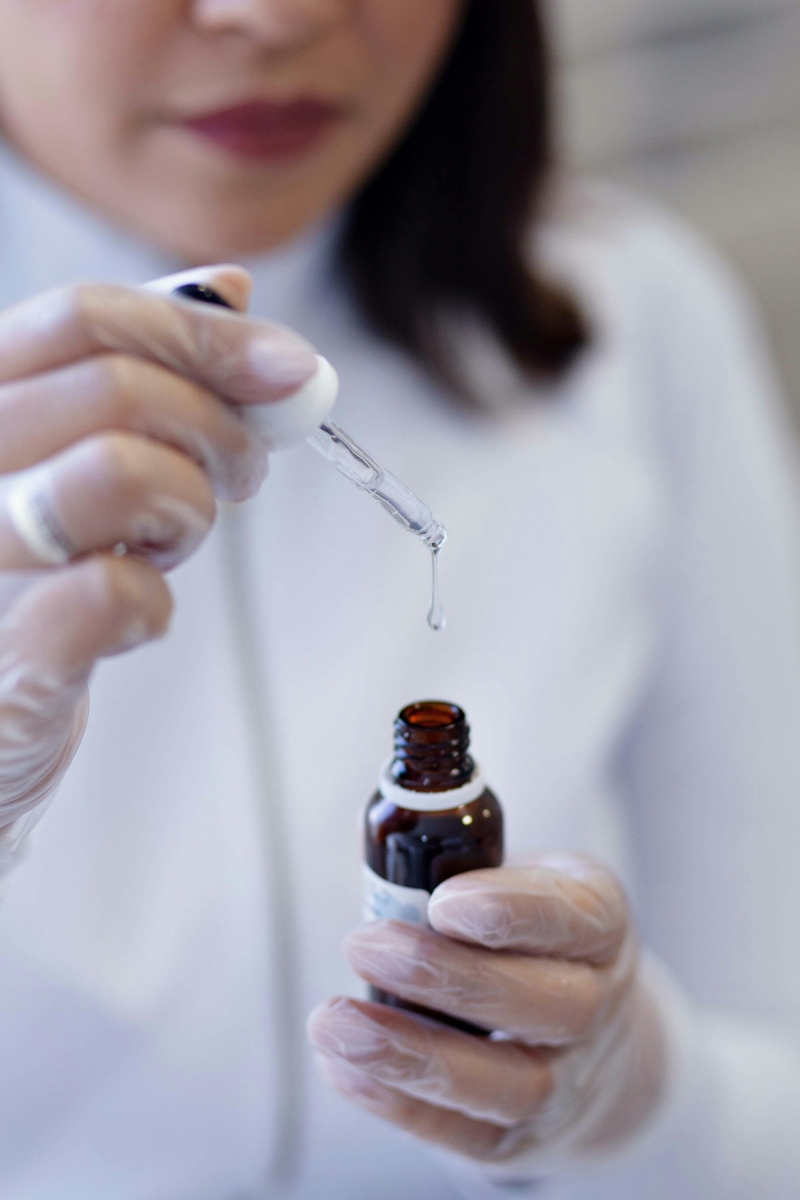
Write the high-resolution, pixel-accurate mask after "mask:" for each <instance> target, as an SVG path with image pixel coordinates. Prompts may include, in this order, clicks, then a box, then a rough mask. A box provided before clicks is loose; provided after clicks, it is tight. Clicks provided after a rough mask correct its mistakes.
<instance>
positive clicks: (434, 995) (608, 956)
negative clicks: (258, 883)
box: [309, 855, 666, 1167]
mask: <svg viewBox="0 0 800 1200" xmlns="http://www.w3.org/2000/svg"><path fill="white" fill-rule="evenodd" d="M428 915H429V919H430V922H431V925H432V926H433V931H431V930H429V929H424V928H421V927H419V926H415V925H408V924H404V923H402V922H398V921H379V922H375V923H374V924H370V925H365V926H362V927H361V928H359V929H357V930H356V931H355V932H354V933H352V934H351V935H350V936H349V937H348V939H347V941H346V943H345V952H346V954H347V957H348V959H349V961H350V963H351V965H352V966H353V968H354V970H355V971H357V972H358V974H359V975H361V976H362V978H364V979H366V980H368V981H369V982H370V983H372V984H374V985H375V986H376V987H379V988H382V989H384V990H385V991H388V992H391V993H394V994H395V995H397V996H401V997H403V998H404V999H406V1000H409V1001H411V1002H413V1003H414V1004H419V1005H422V1006H424V1007H426V1008H430V1009H435V1010H438V1011H440V1012H444V1013H449V1014H450V1015H451V1016H455V1017H460V1018H462V1019H464V1020H466V1021H469V1022H472V1023H473V1024H475V1025H479V1026H482V1027H483V1028H485V1029H489V1030H493V1031H501V1032H500V1033H499V1034H498V1033H495V1034H493V1036H492V1037H491V1038H486V1039H483V1038H480V1037H474V1036H472V1035H470V1034H467V1033H461V1032H459V1031H457V1030H455V1029H451V1028H449V1027H447V1026H446V1025H443V1024H438V1023H436V1022H433V1021H429V1020H426V1019H424V1018H421V1017H417V1016H414V1015H412V1014H409V1013H405V1012H403V1011H402V1010H398V1009H394V1008H389V1007H384V1006H382V1005H378V1004H371V1003H367V1002H364V1001H357V1000H351V999H346V998H338V999H335V1000H332V1001H330V1002H328V1003H326V1004H323V1005H321V1006H320V1007H319V1008H317V1009H316V1011H315V1012H314V1013H313V1014H312V1016H311V1019H310V1025H309V1029H310V1036H311V1040H312V1043H313V1044H314V1046H315V1047H316V1049H317V1050H318V1051H319V1052H320V1056H321V1063H322V1066H323V1069H324V1071H325V1073H326V1075H327V1076H328V1077H329V1078H330V1080H331V1082H332V1083H333V1084H334V1086H335V1087H336V1088H337V1089H338V1090H339V1091H341V1092H342V1093H344V1094H345V1095H346V1096H349V1097H350V1098H351V1099H352V1100H354V1101H355V1102H356V1103H357V1104H360V1105H362V1106H363V1107H364V1108H367V1109H369V1110H370V1111H371V1112H373V1113H377V1114H378V1115H380V1116H382V1117H384V1118H386V1119H387V1120H389V1121H392V1122H393V1123H394V1124H395V1125H398V1126H399V1127H400V1128H402V1129H405V1130H407V1131H409V1132H411V1133H413V1134H416V1135H417V1136H418V1137H420V1138H423V1139H425V1140H427V1141H430V1142H434V1143H437V1144H438V1145H440V1146H444V1147H446V1148H447V1149H449V1150H452V1151H455V1152H457V1153H459V1154H462V1155H467V1156H469V1157H471V1158H475V1159H479V1160H482V1161H484V1162H487V1163H495V1164H496V1163H503V1162H508V1161H509V1160H513V1159H515V1158H519V1156H521V1155H523V1154H526V1153H527V1154H529V1155H530V1152H531V1151H535V1153H534V1154H533V1155H532V1156H531V1161H539V1162H541V1163H542V1164H546V1165H547V1166H548V1167H551V1166H554V1165H555V1166H562V1167H567V1166H570V1165H572V1164H575V1165H577V1164H579V1163H580V1162H581V1160H587V1159H591V1158H593V1157H596V1156H597V1155H600V1154H606V1153H608V1152H611V1151H613V1150H615V1149H616V1148H617V1147H620V1146H622V1145H624V1144H625V1143H626V1142H627V1141H628V1140H630V1139H632V1138H633V1137H635V1135H636V1134H637V1133H638V1132H639V1130H640V1129H641V1128H642V1127H643V1125H644V1123H645V1122H646V1121H647V1120H648V1118H649V1117H650V1116H651V1114H652V1113H653V1111H654V1109H655V1107H656V1105H657V1103H658V1100H659V1097H660V1095H661V1093H662V1090H663V1087H664V1080H665V1066H666V1064H665V1051H664V1037H663V1033H662V1028H661V1018H660V1016H659V1013H658V1010H657V1008H656V1006H655V1003H654V1001H653V1000H652V999H651V997H650V995H649V992H648V990H647V986H646V984H645V983H644V982H643V981H642V980H641V978H640V976H639V974H638V971H637V953H636V938H635V934H634V931H633V928H632V925H631V921H630V917H629V914H628V908H627V904H626V901H625V897H624V894H623V892H622V889H621V888H620V886H619V885H618V884H617V882H616V881H615V879H614V878H613V877H612V876H611V875H610V874H609V873H608V872H607V871H606V870H605V869H604V868H603V867H601V866H600V865H599V864H597V863H595V862H593V861H591V860H589V859H587V858H584V857H582V856H577V855H575V856H572V855H569V856H567V855H544V856H541V857H538V858H537V859H536V860H535V861H534V862H533V863H532V864H531V865H529V866H525V867H507V868H501V869H498V870H486V871H475V872H471V873H469V874H465V875H459V876H457V877H456V878H454V879H451V880H448V882H447V883H444V884H442V885H441V887H439V888H437V890H436V891H435V892H434V893H433V896H432V897H431V900H430V903H429V907H428Z"/></svg>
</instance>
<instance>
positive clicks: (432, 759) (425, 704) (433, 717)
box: [389, 700, 475, 792]
mask: <svg viewBox="0 0 800 1200" xmlns="http://www.w3.org/2000/svg"><path fill="white" fill-rule="evenodd" d="M474 769H475V764H474V762H473V761H472V758H471V757H470V754H469V725H467V719H466V717H465V715H464V713H463V712H462V711H461V709H460V708H457V707H456V705H455V704H447V703H445V702H444V701H442V700H423V701H421V702H420V703H418V704H410V705H409V706H408V707H407V708H404V709H403V711H402V712H401V713H400V715H399V717H398V718H397V720H396V721H395V723H394V758H393V760H392V764H391V767H390V769H389V774H390V776H391V778H392V780H393V781H394V782H395V783H396V784H397V785H398V786H399V787H401V788H404V789H405V790H406V791H410V792H449V791H452V790H453V789H454V788H459V787H463V785H464V784H466V783H469V781H470V779H471V778H472V773H473V771H474Z"/></svg>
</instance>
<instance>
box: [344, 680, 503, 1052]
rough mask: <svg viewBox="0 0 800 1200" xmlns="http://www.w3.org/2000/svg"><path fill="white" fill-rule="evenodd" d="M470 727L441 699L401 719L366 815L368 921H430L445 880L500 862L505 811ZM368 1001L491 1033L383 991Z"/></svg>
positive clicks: (458, 711) (374, 992) (424, 703)
mask: <svg viewBox="0 0 800 1200" xmlns="http://www.w3.org/2000/svg"><path fill="white" fill-rule="evenodd" d="M469 732H470V731H469V726H468V725H467V720H466V716H465V715H464V713H463V712H462V710H461V709H460V708H458V707H457V706H456V705H455V704H448V703H447V702H446V701H443V700H423V701H420V702H419V703H417V704H410V705H408V707H407V708H404V709H403V710H402V712H401V713H400V715H399V716H398V718H397V720H396V721H395V724H394V757H393V758H392V759H391V760H390V762H388V763H387V764H386V766H385V767H384V769H383V771H382V773H381V778H380V783H379V787H378V790H377V791H376V792H375V794H374V796H373V797H372V799H371V800H370V802H369V804H368V806H367V812H366V820H365V843H366V845H365V862H364V911H363V916H364V920H366V921H379V920H382V919H384V918H390V919H394V920H398V921H410V922H412V923H413V924H417V925H428V915H427V913H428V899H429V897H430V894H431V893H432V892H433V891H434V890H435V889H436V888H437V887H438V886H439V884H440V883H444V881H445V880H446V879H450V878H451V876H453V875H460V874H461V873H462V872H464V871H477V870H479V869H481V868H483V867H499V866H500V865H501V863H502V861H503V813H502V810H501V808H500V804H499V801H498V800H497V797H496V796H495V795H494V793H493V792H491V791H490V790H489V788H488V787H487V786H486V784H485V782H484V780H483V774H482V772H481V769H480V767H479V766H477V765H476V763H475V762H474V761H473V760H472V758H471V757H470V754H469ZM370 998H371V999H372V1000H376V1001H378V1002H379V1003H382V1004H391V1005H393V1006H395V1007H397V1008H405V1009H410V1010H412V1011H414V1012H421V1013H423V1014H424V1015H426V1016H431V1017H435V1018H436V1020H438V1021H443V1022H445V1023H446V1024H448V1025H452V1026H455V1027H456V1028H458V1029H463V1030H466V1031H467V1032H469V1033H475V1034H486V1033H487V1031H486V1030H484V1029H478V1028H476V1027H475V1026H473V1025H470V1024H468V1023H467V1022H464V1021H459V1020H457V1019H456V1018H455V1017H449V1016H445V1015H444V1014H442V1013H435V1012H431V1011H430V1010H426V1009H423V1008H420V1007H418V1006H416V1005H413V1004H409V1003H408V1002H407V1001H405V1000H401V999H399V998H398V997H397V996H392V995H390V994H388V993H386V992H382V991H379V990H378V989H377V988H371V989H370Z"/></svg>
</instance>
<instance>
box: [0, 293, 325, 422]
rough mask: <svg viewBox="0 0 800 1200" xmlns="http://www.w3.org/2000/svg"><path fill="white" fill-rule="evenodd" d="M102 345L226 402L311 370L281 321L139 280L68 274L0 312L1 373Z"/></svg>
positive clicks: (74, 357) (295, 381)
mask: <svg viewBox="0 0 800 1200" xmlns="http://www.w3.org/2000/svg"><path fill="white" fill-rule="evenodd" d="M196 277H197V273H195V278H196ZM109 350H111V351H116V352H118V353H121V354H128V355H134V356H136V357H138V358H143V359H147V360H149V361H151V362H155V363H158V364H159V365H161V366H164V367H167V368H169V369H170V370H172V371H175V372H177V373H178V374H180V375H183V376H185V377H186V378H187V379H191V380H193V381H194V382H195V383H199V384H202V385H203V386H204V387H206V388H208V389H209V390H210V391H212V392H214V393H215V394H216V395H217V396H219V397H221V398H222V399H223V400H227V401H230V402H231V403H233V404H263V403H265V402H269V401H270V400H280V399H282V398H283V397H285V396H288V395H291V394H292V393H293V392H295V391H297V389H298V388H299V387H301V386H302V385H303V384H304V383H306V382H307V381H308V380H309V379H310V378H311V377H312V376H313V375H314V374H315V373H316V370H317V361H316V358H315V357H314V352H313V349H312V347H311V346H310V344H309V343H308V342H307V341H306V340H305V339H304V338H301V337H300V336H299V335H298V334H296V333H293V332H292V331H291V330H288V329H285V328H284V327H283V326H281V325H276V324H272V323H270V322H267V321H261V320H257V319H254V318H250V317H247V316H244V315H241V314H239V313H236V312H232V311H230V310H228V309H225V308H220V307H216V306H211V305H204V304H193V303H189V302H187V301H183V300H179V299H173V298H171V297H168V296H162V295H158V294H157V293H156V292H155V291H146V290H144V289H139V288H129V287H122V286H118V285H115V284H93V283H85V284H76V285H73V286H71V287H66V288H59V289H57V290H56V291H52V292H47V293H46V294H45V295H43V296H36V297H34V298H33V299H32V300H26V301H24V302H23V303H22V304H18V305H16V306H15V307H13V308H10V309H7V310H6V311H5V312H3V313H0V383H3V382H8V381H9V380H16V379H22V378H25V377H26V376H29V375H32V374H38V373H40V372H44V371H51V370H55V369H57V368H58V367H63V366H65V365H67V364H68V363H72V362H76V361H78V360H80V359H83V358H88V357H91V356H93V355H96V354H103V353H107V352H108V351H109Z"/></svg>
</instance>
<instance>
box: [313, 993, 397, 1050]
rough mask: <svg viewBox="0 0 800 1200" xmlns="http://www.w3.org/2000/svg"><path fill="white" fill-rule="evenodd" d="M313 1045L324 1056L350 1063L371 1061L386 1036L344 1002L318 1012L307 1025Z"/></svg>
mask: <svg viewBox="0 0 800 1200" xmlns="http://www.w3.org/2000/svg"><path fill="white" fill-rule="evenodd" d="M308 1034H309V1037H310V1039H311V1043H312V1045H314V1046H316V1048H317V1049H318V1050H321V1051H322V1053H323V1054H332V1055H335V1056H337V1057H339V1058H348V1059H351V1060H353V1061H362V1060H364V1059H367V1060H369V1059H371V1058H372V1057H374V1055H375V1054H376V1053H379V1052H380V1050H381V1048H382V1046H384V1045H385V1044H386V1040H387V1038H386V1033H385V1031H384V1030H382V1029H380V1028H379V1027H378V1026H376V1025H375V1024H373V1022H372V1021H370V1020H369V1018H368V1017H365V1016H364V1015H363V1013H361V1012H359V1010H358V1009H357V1008H356V1007H355V1006H354V1005H352V1004H350V1003H349V1002H348V1001H347V1000H344V999H342V1000H334V1001H332V1002H331V1003H330V1004H326V1005H324V1006H322V1007H321V1008H319V1009H317V1011H316V1012H315V1013H313V1014H312V1017H311V1020H310V1022H309V1028H308Z"/></svg>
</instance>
